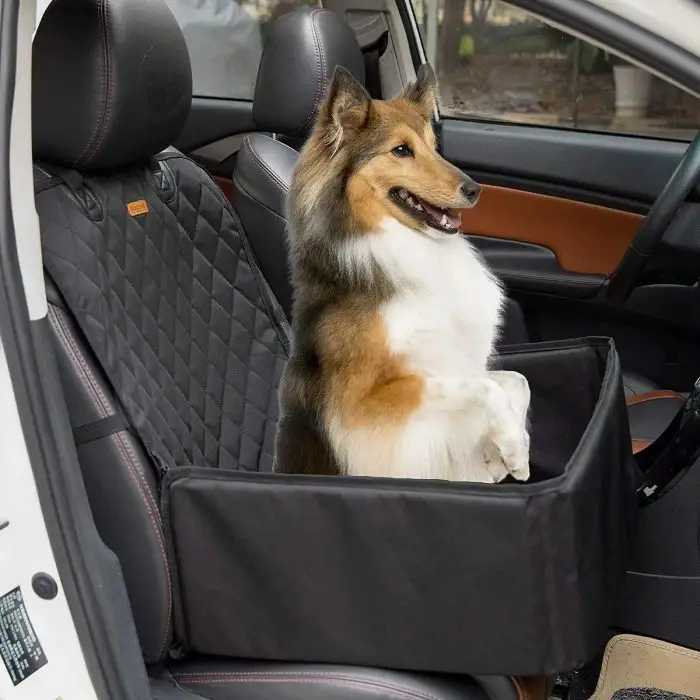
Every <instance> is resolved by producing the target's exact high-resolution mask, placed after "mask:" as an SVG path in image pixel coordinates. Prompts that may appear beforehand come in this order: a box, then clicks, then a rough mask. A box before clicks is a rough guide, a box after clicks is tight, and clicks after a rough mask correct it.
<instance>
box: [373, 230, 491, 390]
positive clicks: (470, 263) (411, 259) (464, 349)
mask: <svg viewBox="0 0 700 700" xmlns="http://www.w3.org/2000/svg"><path fill="white" fill-rule="evenodd" d="M371 247H372V254H373V256H374V258H375V259H376V260H377V261H378V262H379V263H380V264H381V265H382V267H383V268H384V270H385V271H386V273H388V274H389V275H390V276H391V277H392V278H393V279H394V281H395V283H396V286H397V288H398V289H400V290H401V291H400V293H399V294H398V295H397V296H396V297H395V298H394V299H392V300H391V301H389V302H388V303H386V304H385V305H384V307H383V309H382V315H383V317H384V320H385V323H386V326H387V331H388V335H389V344H390V349H391V351H392V353H396V354H400V355H402V356H403V357H405V358H406V360H407V361H408V363H409V365H410V366H411V367H412V369H414V370H415V371H417V372H420V373H421V374H423V375H425V376H428V377H430V376H452V377H460V376H465V377H466V376H481V375H482V374H483V373H484V372H485V371H486V362H487V360H488V358H489V355H490V354H491V352H492V350H493V344H494V341H495V337H496V334H497V332H498V328H499V325H500V316H501V309H502V305H503V292H502V290H501V287H500V285H499V284H498V282H497V281H496V280H495V278H494V277H493V275H492V274H491V273H490V272H489V271H488V270H487V268H486V267H485V266H484V263H483V262H482V260H481V258H480V256H479V254H478V253H477V252H476V251H475V250H474V248H473V247H472V246H471V245H470V244H469V243H468V242H467V241H466V240H465V239H463V238H461V237H458V236H451V237H441V238H437V239H434V238H431V237H428V236H425V235H422V234H419V233H416V232H414V231H411V230H410V229H407V228H405V227H404V226H402V225H401V224H399V223H398V222H397V221H395V220H391V221H388V222H387V223H386V224H385V227H384V231H383V233H382V234H380V235H379V236H377V237H376V238H374V239H373V240H372V243H371Z"/></svg>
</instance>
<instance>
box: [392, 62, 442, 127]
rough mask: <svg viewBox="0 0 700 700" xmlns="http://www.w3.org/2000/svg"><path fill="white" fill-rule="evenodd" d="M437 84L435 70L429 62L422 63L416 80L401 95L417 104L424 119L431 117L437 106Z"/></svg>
mask: <svg viewBox="0 0 700 700" xmlns="http://www.w3.org/2000/svg"><path fill="white" fill-rule="evenodd" d="M437 91H438V84H437V78H436V77H435V71H434V70H433V69H432V67H431V65H430V64H429V63H424V64H423V65H422V66H421V67H420V68H419V69H418V74H417V76H416V81H415V82H414V83H411V84H410V85H408V86H407V87H406V89H405V90H404V91H403V93H401V96H402V97H403V98H404V99H405V100H408V101H409V102H413V103H414V104H417V105H418V106H419V107H420V108H421V112H422V113H423V114H424V115H425V117H426V119H431V118H432V116H433V114H434V113H435V109H436V107H437Z"/></svg>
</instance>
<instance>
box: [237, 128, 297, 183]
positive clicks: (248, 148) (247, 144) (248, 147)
mask: <svg viewBox="0 0 700 700" xmlns="http://www.w3.org/2000/svg"><path fill="white" fill-rule="evenodd" d="M243 148H244V150H246V151H248V153H249V154H250V156H251V158H252V159H253V160H254V161H255V162H256V163H257V164H258V165H259V166H260V167H261V168H262V169H263V170H264V171H265V172H266V173H267V174H268V175H269V176H270V177H271V178H272V179H273V180H274V181H275V182H276V183H277V184H278V185H279V186H280V187H281V188H282V189H283V190H284V191H285V192H289V187H287V185H286V184H285V183H284V182H282V180H281V179H280V178H279V177H278V176H277V174H276V173H275V172H274V171H273V170H272V169H271V168H269V167H268V166H267V164H266V163H265V162H264V161H263V160H262V157H261V156H260V155H259V154H258V153H257V152H256V151H255V150H253V147H252V146H251V145H250V141H249V140H248V137H247V136H246V137H245V139H243Z"/></svg>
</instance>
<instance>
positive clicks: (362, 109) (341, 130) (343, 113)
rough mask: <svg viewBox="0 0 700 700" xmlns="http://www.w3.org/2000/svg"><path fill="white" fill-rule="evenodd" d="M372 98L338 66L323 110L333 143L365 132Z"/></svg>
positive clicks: (322, 119) (323, 121)
mask: <svg viewBox="0 0 700 700" xmlns="http://www.w3.org/2000/svg"><path fill="white" fill-rule="evenodd" d="M371 103H372V98H371V97H370V96H369V93H368V92H367V90H365V89H364V87H362V85H360V83H359V82H358V81H357V80H356V79H355V77H354V76H353V75H352V73H350V72H349V71H347V70H345V68H343V67H342V66H337V67H336V69H335V72H334V73H333V80H332V81H331V85H330V88H329V89H328V96H327V97H326V100H325V102H324V104H323V106H322V107H321V121H322V123H323V125H324V127H325V128H326V129H328V130H329V132H330V133H329V136H330V137H331V140H332V142H334V143H336V144H338V145H339V144H340V142H341V141H342V139H343V136H344V135H345V133H346V132H348V131H350V132H355V131H359V130H360V129H362V127H363V126H364V125H365V124H366V123H367V119H368V118H369V111H370V106H371Z"/></svg>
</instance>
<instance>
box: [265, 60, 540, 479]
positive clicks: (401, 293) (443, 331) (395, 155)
mask: <svg viewBox="0 0 700 700" xmlns="http://www.w3.org/2000/svg"><path fill="white" fill-rule="evenodd" d="M436 98H437V82H436V79H435V74H434V73H433V71H432V69H431V68H430V67H429V66H428V65H425V66H423V67H421V69H420V70H419V71H418V75H417V79H416V81H415V82H414V83H412V84H411V85H409V86H408V87H407V88H406V89H405V90H404V91H403V92H402V93H401V94H400V96H399V97H398V98H396V99H392V100H386V101H382V100H372V99H371V98H370V96H369V94H368V93H367V92H366V91H365V89H364V87H362V85H360V84H359V83H358V82H357V81H356V80H355V78H354V77H353V76H352V75H351V74H350V73H349V72H348V71H346V70H344V69H342V68H336V71H335V73H334V76H333V79H332V82H331V84H330V88H329V90H328V93H327V97H326V99H325V101H324V102H323V104H322V106H321V108H320V110H319V115H318V118H317V120H316V123H315V125H314V128H313V131H312V133H311V135H310V137H309V139H308V141H307V143H306V144H305V146H304V148H303V149H302V151H301V154H300V157H299V161H298V164H297V167H296V169H295V172H294V175H293V178H292V184H291V188H290V193H289V198H288V221H289V246H290V257H291V267H292V285H293V288H294V299H293V322H292V331H293V341H292V348H291V352H290V359H289V362H288V364H287V366H286V368H285V371H284V375H283V377H282V381H281V390H280V423H279V429H278V434H277V442H276V457H275V470H276V471H277V472H282V473H301V474H329V475H330V474H340V475H351V476H383V477H400V478H422V479H448V480H458V481H472V482H486V483H495V482H499V481H502V480H503V479H504V478H506V476H508V475H511V476H512V477H514V478H515V479H518V480H526V479H527V478H528V475H529V435H528V426H527V412H528V407H529V403H530V390H529V386H528V383H527V380H526V379H525V377H523V376H522V375H520V374H518V373H515V372H507V371H501V372H495V371H488V363H489V360H490V357H491V355H492V353H493V349H494V342H495V340H496V338H497V334H498V332H499V328H500V324H501V315H502V307H503V302H504V294H503V291H502V288H501V286H500V284H499V283H498V281H497V280H496V279H495V277H494V276H493V275H492V274H491V273H490V272H489V270H488V269H487V268H486V266H485V265H484V263H483V261H482V259H481V258H480V256H479V254H478V253H477V251H476V250H475V249H474V248H473V247H472V246H471V245H470V243H469V242H468V241H467V240H466V239H465V238H463V237H462V236H461V235H460V234H459V228H460V209H463V208H469V207H472V206H474V205H475V204H476V202H477V199H478V196H479V191H480V188H479V185H477V183H476V182H474V180H472V179H471V178H469V177H467V176H466V175H465V174H463V173H462V172H461V171H460V170H459V169H458V168H456V167H455V166H453V165H451V164H450V163H448V162H447V161H445V160H444V159H443V158H442V157H441V156H440V155H439V154H438V153H437V150H436V139H435V133H434V129H433V124H432V118H433V115H434V114H435V109H436Z"/></svg>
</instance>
